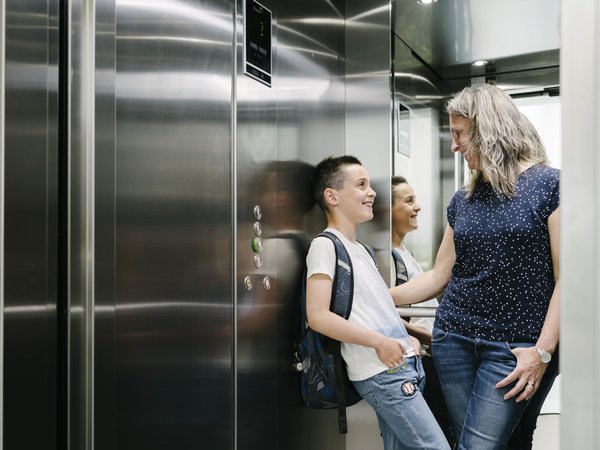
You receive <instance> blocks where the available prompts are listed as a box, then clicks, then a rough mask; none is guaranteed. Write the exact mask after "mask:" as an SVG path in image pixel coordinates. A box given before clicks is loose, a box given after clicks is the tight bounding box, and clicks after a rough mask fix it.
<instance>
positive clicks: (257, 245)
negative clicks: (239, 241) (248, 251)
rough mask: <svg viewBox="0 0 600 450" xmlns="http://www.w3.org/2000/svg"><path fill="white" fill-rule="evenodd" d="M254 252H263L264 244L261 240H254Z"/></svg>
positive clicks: (257, 238)
mask: <svg viewBox="0 0 600 450" xmlns="http://www.w3.org/2000/svg"><path fill="white" fill-rule="evenodd" d="M252 250H254V251H255V252H256V253H260V252H262V251H263V243H262V239H261V238H259V237H255V238H254V239H252Z"/></svg>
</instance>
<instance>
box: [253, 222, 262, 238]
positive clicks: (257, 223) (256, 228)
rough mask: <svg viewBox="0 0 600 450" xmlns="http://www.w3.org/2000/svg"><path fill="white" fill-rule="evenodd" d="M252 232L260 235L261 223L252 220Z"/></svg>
mask: <svg viewBox="0 0 600 450" xmlns="http://www.w3.org/2000/svg"><path fill="white" fill-rule="evenodd" d="M254 234H255V235H257V236H260V235H262V225H261V224H260V222H254Z"/></svg>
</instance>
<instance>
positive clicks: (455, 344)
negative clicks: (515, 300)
mask: <svg viewBox="0 0 600 450" xmlns="http://www.w3.org/2000/svg"><path fill="white" fill-rule="evenodd" d="M432 344H433V345H432V352H433V361H434V363H435V367H436V369H437V372H438V376H439V378H440V383H441V385H442V391H443V392H444V397H445V399H446V405H447V406H448V412H449V414H450V417H452V419H453V420H454V427H455V428H454V429H455V430H456V432H457V439H458V440H459V447H458V448H459V450H475V449H477V450H500V449H505V448H506V445H507V442H508V439H509V438H510V435H511V433H512V431H513V430H514V428H515V427H516V425H517V423H518V422H519V418H520V417H521V414H523V411H524V410H525V407H526V406H527V403H528V402H527V401H525V400H523V401H521V402H519V403H517V402H516V401H515V398H516V397H513V398H511V399H509V400H504V399H503V398H502V397H503V396H504V394H506V393H507V392H508V391H509V390H510V389H512V387H513V386H514V383H513V384H510V385H509V386H507V387H505V388H503V389H497V388H496V383H498V382H499V381H500V380H502V379H503V378H505V377H506V376H507V375H508V374H509V373H511V372H512V371H513V369H514V368H515V367H516V365H517V358H516V357H515V355H514V354H513V353H512V352H511V348H516V347H531V346H533V344H532V343H531V342H528V343H524V342H515V343H512V342H511V343H507V342H496V341H487V340H485V339H479V338H468V337H465V336H461V335H458V334H454V333H449V332H445V331H442V330H440V329H438V328H434V329H433V333H432Z"/></svg>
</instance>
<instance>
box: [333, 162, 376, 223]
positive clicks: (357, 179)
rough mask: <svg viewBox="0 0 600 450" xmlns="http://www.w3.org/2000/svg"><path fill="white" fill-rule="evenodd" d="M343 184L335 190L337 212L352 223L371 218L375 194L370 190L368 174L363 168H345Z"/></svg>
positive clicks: (350, 166) (355, 166)
mask: <svg viewBox="0 0 600 450" xmlns="http://www.w3.org/2000/svg"><path fill="white" fill-rule="evenodd" d="M343 172H344V184H343V185H342V188H341V189H338V190H336V194H337V195H336V199H337V210H338V212H339V213H341V214H343V215H344V216H346V217H347V218H348V219H349V220H350V221H351V222H353V223H357V224H358V223H362V222H366V221H367V220H371V219H372V218H373V202H374V201H375V196H376V195H377V193H376V192H375V191H374V190H373V188H371V179H370V178H369V173H368V172H367V170H366V169H365V168H364V167H363V166H359V165H356V164H353V165H348V166H345V167H344V169H343Z"/></svg>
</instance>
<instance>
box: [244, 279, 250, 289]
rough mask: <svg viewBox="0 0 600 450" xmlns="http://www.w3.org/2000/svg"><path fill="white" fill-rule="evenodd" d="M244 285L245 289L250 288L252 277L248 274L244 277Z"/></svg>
mask: <svg viewBox="0 0 600 450" xmlns="http://www.w3.org/2000/svg"><path fill="white" fill-rule="evenodd" d="M244 287H245V288H246V290H247V291H251V290H252V278H250V277H249V276H245V277H244Z"/></svg>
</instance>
